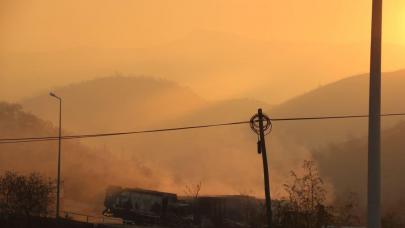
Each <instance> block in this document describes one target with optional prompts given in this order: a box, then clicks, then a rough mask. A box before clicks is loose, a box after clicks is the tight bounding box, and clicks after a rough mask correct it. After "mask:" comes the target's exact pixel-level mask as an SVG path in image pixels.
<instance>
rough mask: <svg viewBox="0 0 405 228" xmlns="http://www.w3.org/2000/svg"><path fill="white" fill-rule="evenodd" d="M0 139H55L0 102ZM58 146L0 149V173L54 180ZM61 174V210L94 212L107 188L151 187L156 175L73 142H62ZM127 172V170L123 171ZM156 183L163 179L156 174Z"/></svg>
mask: <svg viewBox="0 0 405 228" xmlns="http://www.w3.org/2000/svg"><path fill="white" fill-rule="evenodd" d="M0 129H6V130H2V131H1V132H0V138H16V137H17V138H18V137H32V136H36V137H40V136H52V135H57V129H55V127H54V126H53V125H52V124H51V123H50V122H45V121H43V120H41V119H39V118H38V117H36V116H34V115H32V114H28V113H26V112H24V111H22V108H21V106H19V105H16V104H9V103H0ZM57 148H58V146H57V141H50V142H49V141H48V142H33V143H19V144H0V151H1V153H0V172H3V171H6V170H14V171H17V172H22V173H28V172H39V173H41V174H44V175H46V176H49V177H50V178H56V177H55V174H56V167H57V163H56V161H57ZM61 167H62V169H61V173H62V180H63V190H62V198H63V200H62V203H63V208H64V210H67V211H69V210H73V211H82V212H92V213H99V212H100V210H102V208H103V204H102V202H103V200H104V194H105V188H106V186H107V185H109V184H116V185H128V186H137V187H139V186H143V187H156V188H158V186H159V185H160V182H159V179H158V178H153V177H154V176H155V175H157V172H155V171H152V170H151V169H150V168H148V167H147V166H146V165H145V164H143V163H141V162H139V161H135V160H132V161H131V162H128V161H126V160H123V159H120V158H119V157H117V156H115V155H114V153H112V152H111V151H108V150H98V149H91V148H89V147H87V146H84V145H83V144H81V143H80V142H78V141H69V140H68V141H63V143H62V164H61ZM125 167H127V168H125ZM159 178H164V175H163V174H159Z"/></svg>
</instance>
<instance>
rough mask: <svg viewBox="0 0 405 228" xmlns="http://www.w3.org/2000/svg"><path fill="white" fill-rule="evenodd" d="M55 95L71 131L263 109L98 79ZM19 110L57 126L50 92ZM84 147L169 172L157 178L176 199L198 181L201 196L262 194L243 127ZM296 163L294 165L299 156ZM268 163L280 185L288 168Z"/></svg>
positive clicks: (168, 85) (167, 87) (206, 119)
mask: <svg viewBox="0 0 405 228" xmlns="http://www.w3.org/2000/svg"><path fill="white" fill-rule="evenodd" d="M55 93H56V94H58V95H60V96H61V97H63V101H64V106H63V107H64V112H63V126H64V128H65V129H69V131H71V132H72V133H93V132H113V131H133V130H141V129H153V128H170V127H179V126H188V125H195V124H207V123H208V124H210V123H220V122H233V121H241V120H248V119H249V118H250V117H251V116H252V115H253V114H254V113H255V112H256V111H257V108H258V107H259V106H262V107H267V106H268V105H267V104H265V103H263V102H259V101H256V100H253V99H238V100H230V101H229V100H225V101H221V102H209V101H205V100H203V99H202V98H200V97H198V96H197V95H195V94H194V93H192V92H191V91H190V90H189V89H187V88H184V87H182V86H178V85H176V84H175V83H173V82H168V81H164V80H156V79H150V78H139V77H135V78H131V77H109V78H103V79H95V80H91V81H87V82H83V83H79V84H74V85H70V86H67V87H61V88H59V89H56V90H55ZM23 105H24V108H25V109H26V110H29V111H30V112H32V113H34V114H36V115H38V116H40V117H41V118H44V119H50V120H52V121H53V122H54V123H57V119H56V118H57V111H58V110H57V101H55V100H53V98H51V97H49V96H48V95H47V94H43V95H41V96H39V97H34V98H32V99H29V100H26V101H24V102H23ZM273 138H276V136H273ZM82 141H83V143H85V144H86V145H89V146H92V147H94V148H98V149H99V150H102V149H104V148H107V149H108V150H111V151H113V152H114V154H115V155H116V156H118V157H120V158H122V159H124V160H127V161H129V162H133V161H142V162H143V163H145V164H147V166H148V167H153V169H154V170H155V169H156V170H158V171H160V172H162V173H166V174H167V175H168V176H169V177H168V178H166V179H165V178H162V179H160V178H159V181H160V182H161V185H162V188H163V190H167V191H174V192H179V193H180V194H181V193H182V191H183V190H184V186H185V185H187V184H190V183H197V182H199V181H203V182H204V192H203V194H238V193H240V192H245V191H247V190H249V191H252V192H253V193H254V194H256V195H260V196H261V195H262V193H261V192H262V187H261V186H262V178H261V172H262V170H261V169H260V156H257V152H256V141H257V136H255V135H254V134H253V133H252V131H251V129H250V127H249V126H248V125H247V124H244V125H240V126H228V127H218V128H210V129H200V130H189V131H177V132H162V133H157V134H144V135H129V136H119V137H108V138H95V139H87V140H82ZM275 141H276V140H275ZM277 147H279V148H281V146H279V145H278V144H277V143H276V142H275V143H272V148H277ZM294 157H295V158H294V159H292V160H293V161H300V160H301V159H302V158H303V157H302V156H294ZM272 159H273V160H274V161H275V162H274V165H275V167H277V170H274V171H273V172H272V176H273V180H274V181H275V182H277V183H281V181H282V179H283V177H284V176H285V175H288V171H289V168H290V167H288V166H283V165H282V164H285V163H293V162H291V161H290V160H289V159H291V157H290V156H285V154H284V155H283V153H282V152H281V150H275V151H274V152H273V153H272ZM287 159H288V160H287ZM280 161H282V162H280ZM272 163H273V161H272ZM251 167H255V168H254V169H252V168H251ZM230 170H232V171H230ZM275 186H277V185H275Z"/></svg>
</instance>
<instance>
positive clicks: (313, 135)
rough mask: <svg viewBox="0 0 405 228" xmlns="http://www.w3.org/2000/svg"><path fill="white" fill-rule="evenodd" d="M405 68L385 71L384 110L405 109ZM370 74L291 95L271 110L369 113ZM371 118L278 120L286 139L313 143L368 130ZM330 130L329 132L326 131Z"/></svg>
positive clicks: (279, 113)
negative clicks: (292, 97) (285, 121)
mask: <svg viewBox="0 0 405 228" xmlns="http://www.w3.org/2000/svg"><path fill="white" fill-rule="evenodd" d="M403 85H405V70H402V71H396V72H389V73H383V76H382V101H381V102H382V112H383V113H395V112H405V90H403ZM368 88H369V77H368V75H365V74H364V75H357V76H352V77H349V78H346V79H343V80H340V81H337V82H335V83H331V84H328V85H325V86H322V87H319V88H318V89H315V90H313V91H310V92H308V93H306V94H303V95H301V96H298V97H296V98H294V99H291V100H289V101H287V102H285V103H283V104H281V105H279V106H276V107H275V108H274V109H272V111H271V115H272V117H274V118H277V117H296V116H298V117H301V116H335V115H359V114H368ZM401 119H402V120H403V119H404V118H403V117H386V118H383V119H382V127H383V128H389V127H392V126H393V125H395V124H396V123H398V121H400V120H401ZM367 124H368V120H367V118H363V119H345V120H317V121H302V122H290V123H277V125H276V126H275V129H278V130H280V131H283V135H284V136H285V137H286V138H287V139H286V140H293V141H298V143H299V144H303V145H306V146H309V147H311V148H312V147H317V146H322V145H325V144H327V143H329V142H339V141H342V140H347V139H350V138H351V137H360V136H364V135H365V134H367V126H368V125H367ZM325 132H328V134H325Z"/></svg>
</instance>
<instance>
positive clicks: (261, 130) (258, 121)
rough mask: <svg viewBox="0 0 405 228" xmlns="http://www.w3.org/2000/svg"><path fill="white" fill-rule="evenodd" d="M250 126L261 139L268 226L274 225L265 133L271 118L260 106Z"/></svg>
mask: <svg viewBox="0 0 405 228" xmlns="http://www.w3.org/2000/svg"><path fill="white" fill-rule="evenodd" d="M250 127H251V128H252V130H253V131H254V132H255V133H256V134H257V135H258V137H259V141H258V142H257V151H258V153H259V154H260V153H261V154H262V160H263V176H264V192H265V196H266V215H267V227H268V228H271V227H272V211H271V197H270V181H269V167H268V163H267V152H266V141H265V137H264V136H265V135H266V134H268V133H270V131H271V127H272V125H271V121H270V118H269V117H267V116H266V115H264V114H263V112H262V109H261V108H259V109H258V111H257V114H256V115H254V116H253V117H252V118H251V119H250Z"/></svg>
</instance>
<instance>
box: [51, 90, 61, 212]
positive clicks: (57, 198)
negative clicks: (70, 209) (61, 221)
mask: <svg viewBox="0 0 405 228" xmlns="http://www.w3.org/2000/svg"><path fill="white" fill-rule="evenodd" d="M49 95H50V96H52V97H54V98H56V99H58V100H59V139H58V141H59V149H58V176H57V183H56V218H59V198H60V197H59V195H60V153H61V145H62V98H60V97H58V96H57V95H55V94H54V93H52V92H50V93H49Z"/></svg>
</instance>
